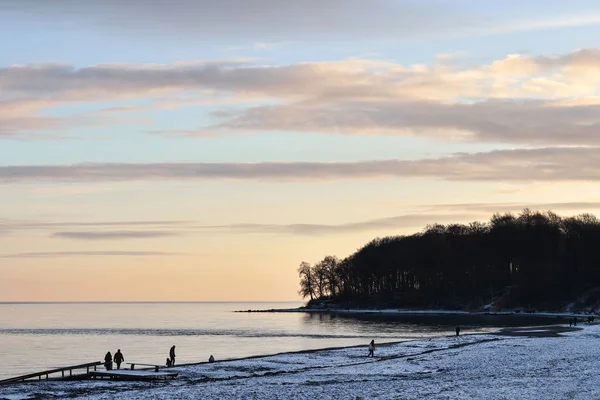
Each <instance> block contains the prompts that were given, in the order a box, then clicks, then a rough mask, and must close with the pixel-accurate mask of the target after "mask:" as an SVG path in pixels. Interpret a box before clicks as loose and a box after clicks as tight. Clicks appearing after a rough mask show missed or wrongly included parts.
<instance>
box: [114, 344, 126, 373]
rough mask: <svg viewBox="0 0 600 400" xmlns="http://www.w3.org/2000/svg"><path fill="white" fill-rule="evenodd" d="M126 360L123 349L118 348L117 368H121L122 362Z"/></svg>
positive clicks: (116, 356) (116, 355)
mask: <svg viewBox="0 0 600 400" xmlns="http://www.w3.org/2000/svg"><path fill="white" fill-rule="evenodd" d="M123 361H125V357H123V353H121V349H118V350H117V352H116V353H115V363H116V364H117V369H121V363H122V362H123Z"/></svg>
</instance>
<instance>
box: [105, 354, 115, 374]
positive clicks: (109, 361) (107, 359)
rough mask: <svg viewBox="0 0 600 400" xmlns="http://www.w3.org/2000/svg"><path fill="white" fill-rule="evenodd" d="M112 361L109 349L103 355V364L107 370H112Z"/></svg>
mask: <svg viewBox="0 0 600 400" xmlns="http://www.w3.org/2000/svg"><path fill="white" fill-rule="evenodd" d="M112 362H113V358H112V354H110V351H109V352H108V353H106V355H105V356H104V366H105V367H106V370H107V371H110V370H112Z"/></svg>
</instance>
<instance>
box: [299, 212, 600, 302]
mask: <svg viewBox="0 0 600 400" xmlns="http://www.w3.org/2000/svg"><path fill="white" fill-rule="evenodd" d="M298 273H299V276H300V294H301V295H302V296H303V297H304V298H308V299H310V300H311V301H309V303H308V306H309V307H310V306H311V305H313V306H314V305H315V304H321V305H322V304H332V305H335V306H339V307H350V306H352V307H373V308H382V307H397V308H420V309H428V308H429V309H432V308H436V309H452V310H458V309H464V310H481V309H489V310H492V311H493V310H503V309H511V308H512V309H514V308H523V309H525V310H561V309H565V307H567V306H568V305H572V306H573V307H575V308H583V307H586V306H590V305H592V304H596V302H598V301H599V300H600V221H599V220H598V219H597V218H596V217H595V216H594V215H591V214H581V215H578V216H574V217H560V216H558V215H557V214H555V213H553V212H551V211H547V212H540V211H532V210H529V209H525V210H523V211H522V212H521V213H520V214H519V215H514V214H511V213H505V214H494V215H493V216H492V217H491V219H490V221H489V222H487V223H483V222H472V223H470V224H450V225H439V224H434V225H428V226H427V227H425V228H424V229H423V231H422V232H419V233H415V234H413V235H405V236H390V237H384V238H376V239H374V240H372V241H371V242H369V243H367V244H365V245H364V246H363V247H361V248H359V249H358V250H357V251H356V252H354V253H353V254H351V255H349V256H347V257H346V258H343V259H340V258H338V257H336V256H331V255H329V256H326V257H325V258H323V259H322V260H321V261H319V262H317V263H315V264H313V265H311V264H309V263H307V262H302V263H301V264H300V267H299V268H298Z"/></svg>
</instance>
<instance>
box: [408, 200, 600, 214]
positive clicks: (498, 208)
mask: <svg viewBox="0 0 600 400" xmlns="http://www.w3.org/2000/svg"><path fill="white" fill-rule="evenodd" d="M525 208H529V209H531V210H550V211H559V210H573V211H575V210H578V211H587V210H597V209H600V202H597V201H576V202H563V203H539V202H537V203H462V204H460V203H459V204H456V203H453V204H429V205H427V204H425V205H419V206H415V207H411V209H414V210H419V211H420V212H425V211H428V212H432V211H433V212H440V211H442V210H443V211H446V212H447V211H462V212H469V213H480V212H484V213H496V212H499V213H504V212H510V211H513V212H514V211H517V212H518V211H521V210H524V209H525Z"/></svg>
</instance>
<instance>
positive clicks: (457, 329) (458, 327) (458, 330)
mask: <svg viewBox="0 0 600 400" xmlns="http://www.w3.org/2000/svg"><path fill="white" fill-rule="evenodd" d="M458 335H460V326H457V327H456V336H458Z"/></svg>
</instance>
